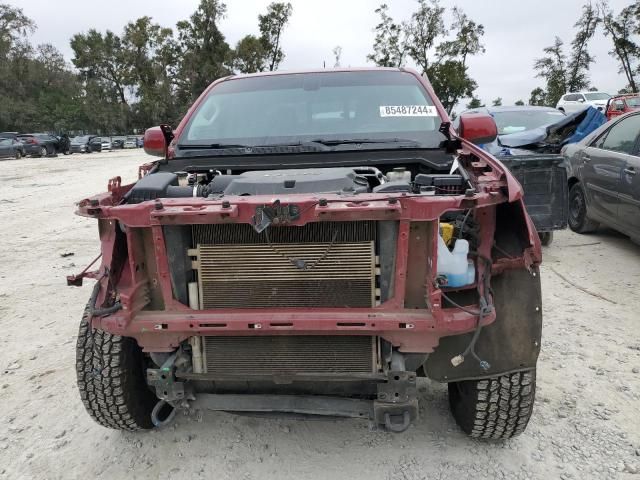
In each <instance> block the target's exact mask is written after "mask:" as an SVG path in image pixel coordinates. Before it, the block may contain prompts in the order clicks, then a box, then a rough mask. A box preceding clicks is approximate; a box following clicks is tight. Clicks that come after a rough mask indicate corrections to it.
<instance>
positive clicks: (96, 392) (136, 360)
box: [76, 307, 158, 431]
mask: <svg viewBox="0 0 640 480" xmlns="http://www.w3.org/2000/svg"><path fill="white" fill-rule="evenodd" d="M88 314H89V309H88V307H87V308H86V309H85V311H84V314H83V315H82V321H81V322H80V329H79V332H78V341H77V344H76V373H77V381H78V390H79V391H80V398H81V399H82V403H83V404H84V406H85V408H86V410H87V412H88V413H89V415H90V416H91V417H92V418H93V419H94V420H95V421H96V422H97V423H99V424H100V425H102V426H104V427H107V428H113V429H116V430H127V431H136V430H145V429H150V428H152V427H153V424H152V422H151V410H152V409H153V406H154V404H155V403H156V402H157V401H158V400H157V398H156V397H155V396H154V395H153V394H152V392H151V391H150V390H149V389H148V388H147V385H146V382H145V379H144V376H143V375H144V372H143V367H142V365H143V364H142V357H141V355H142V354H141V350H140V347H139V346H138V344H137V343H136V341H135V340H134V339H132V338H128V337H121V336H119V335H112V334H110V333H107V332H105V331H103V330H99V329H95V330H94V332H93V335H91V331H90V327H89V318H88ZM92 337H93V339H92ZM93 341H95V346H94V345H93V343H92V342H93Z"/></svg>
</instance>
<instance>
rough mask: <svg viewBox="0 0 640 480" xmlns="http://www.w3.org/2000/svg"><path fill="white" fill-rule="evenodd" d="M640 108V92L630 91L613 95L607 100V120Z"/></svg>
mask: <svg viewBox="0 0 640 480" xmlns="http://www.w3.org/2000/svg"><path fill="white" fill-rule="evenodd" d="M639 108H640V94H637V93H630V94H626V95H617V96H615V97H611V98H610V99H609V101H608V102H607V109H606V113H605V114H606V116H607V120H611V119H612V118H616V117H619V116H620V115H624V114H625V113H628V112H632V111H634V110H638V109H639Z"/></svg>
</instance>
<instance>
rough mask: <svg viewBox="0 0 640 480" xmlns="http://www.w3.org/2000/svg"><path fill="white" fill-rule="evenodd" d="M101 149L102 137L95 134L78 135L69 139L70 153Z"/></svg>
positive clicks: (98, 150)
mask: <svg viewBox="0 0 640 480" xmlns="http://www.w3.org/2000/svg"><path fill="white" fill-rule="evenodd" d="M100 151H102V139H101V138H100V137H98V136H97V135H79V136H77V137H74V138H72V139H71V152H72V153H91V152H100Z"/></svg>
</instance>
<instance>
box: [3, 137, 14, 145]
mask: <svg viewBox="0 0 640 480" xmlns="http://www.w3.org/2000/svg"><path fill="white" fill-rule="evenodd" d="M11 144H13V140H11V139H10V138H9V139H6V140H0V145H11Z"/></svg>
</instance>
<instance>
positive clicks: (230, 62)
mask: <svg viewBox="0 0 640 480" xmlns="http://www.w3.org/2000/svg"><path fill="white" fill-rule="evenodd" d="M226 12H227V9H226V5H225V3H224V2H223V0H201V1H200V4H199V6H198V8H197V10H196V11H195V12H194V13H193V14H192V15H191V16H190V18H189V19H187V20H182V21H179V22H177V23H176V25H175V26H174V27H173V28H170V27H166V26H162V25H159V24H157V23H155V22H154V21H153V19H152V18H151V17H148V16H145V17H141V18H138V19H137V20H134V21H132V22H129V23H128V24H127V25H126V26H125V27H124V29H123V31H122V32H120V33H114V32H111V31H109V30H107V31H105V32H100V31H97V30H95V29H91V30H89V31H87V32H84V33H78V34H76V35H73V37H72V38H71V42H70V46H71V49H72V51H73V58H72V59H71V62H72V65H69V64H67V63H66V62H65V59H64V58H63V55H62V54H61V53H60V52H59V51H58V50H57V49H56V48H55V47H54V46H53V45H50V44H43V45H37V46H34V45H31V43H30V42H29V36H30V34H31V33H33V32H34V31H35V28H36V25H35V23H34V22H33V21H32V20H31V19H30V18H28V17H27V16H26V15H25V14H24V13H23V11H22V10H21V9H20V8H17V7H12V6H11V5H8V4H0V105H2V108H1V109H0V131H7V130H10V131H11V130H16V131H51V132H63V131H94V132H99V133H126V132H130V131H132V130H143V129H145V128H147V127H149V126H152V125H156V124H158V123H161V122H169V123H172V124H176V123H177V122H178V121H179V120H180V118H181V117H182V116H183V115H184V113H185V112H186V110H187V109H188V107H189V106H190V105H191V103H192V102H193V101H194V100H195V98H197V96H198V95H199V94H200V93H201V92H202V91H203V90H204V89H205V88H206V87H207V86H208V85H209V84H210V83H211V82H213V81H214V80H216V79H218V78H220V77H223V76H226V75H229V74H232V73H252V72H259V71H265V70H276V69H278V67H279V65H280V64H281V63H282V61H283V59H284V58H285V53H284V51H283V48H282V35H283V32H284V31H285V29H286V27H287V25H288V23H289V21H290V18H291V15H292V13H293V8H292V6H291V4H290V3H284V2H274V3H271V4H270V5H269V6H268V7H267V9H266V11H264V12H263V13H261V14H259V15H258V17H257V21H256V25H255V27H256V28H255V32H254V33H250V34H247V35H245V36H244V37H243V38H241V39H240V40H239V41H238V42H237V43H236V45H234V46H231V45H229V43H228V42H227V40H226V39H225V36H224V34H223V33H222V32H221V30H220V28H219V25H220V22H221V20H222V19H223V18H224V17H225V16H226ZM375 13H376V14H377V15H378V18H379V22H378V23H377V24H376V26H375V28H374V30H373V33H374V39H373V45H372V51H371V52H370V53H369V55H368V56H367V60H369V61H371V62H373V63H374V64H375V65H378V66H385V67H402V66H404V65H406V64H407V63H412V64H414V65H415V66H416V67H417V68H418V69H419V70H420V71H421V73H423V74H426V75H427V76H428V77H429V78H430V80H431V83H432V85H433V87H434V89H435V91H436V94H437V95H438V97H439V98H440V100H441V101H442V103H443V105H444V106H445V108H446V109H447V110H448V111H450V112H451V111H452V110H453V108H454V107H455V106H456V105H458V104H459V103H460V102H461V101H462V100H464V99H471V100H470V102H469V103H468V104H467V107H468V108H475V107H478V106H481V105H483V103H482V102H481V100H480V99H478V98H477V97H476V96H475V93H476V90H477V88H478V85H477V82H476V81H475V80H474V79H473V78H472V77H471V75H470V72H469V66H468V61H469V59H470V58H471V57H473V56H476V55H481V54H483V53H484V52H485V47H484V45H483V42H482V39H483V36H484V34H485V28H484V26H483V25H482V24H480V23H478V22H476V21H474V20H473V19H471V18H469V16H468V15H467V14H466V13H465V12H464V11H463V10H462V9H460V8H457V7H454V8H452V9H450V10H448V9H446V8H445V7H443V6H442V5H441V4H440V1H439V0H417V5H416V9H415V11H414V12H412V13H410V15H408V17H407V18H406V19H404V20H402V21H396V20H394V19H393V18H392V16H391V14H390V11H389V7H388V5H387V4H382V5H380V6H379V7H378V8H377V9H376V10H375ZM574 28H575V32H576V33H575V35H574V38H573V39H572V41H571V43H570V44H569V45H568V46H566V45H565V43H564V41H563V40H562V39H561V38H560V37H556V38H555V40H554V42H553V44H552V45H550V46H549V47H546V48H545V49H544V50H543V55H542V56H541V57H540V58H538V59H536V60H535V62H534V65H533V66H534V69H535V72H536V77H537V78H540V79H541V80H542V81H543V85H542V86H539V87H537V88H535V89H534V90H533V91H532V92H531V93H530V95H529V100H528V103H529V104H530V105H551V106H554V105H555V104H556V103H557V101H558V99H559V98H560V96H562V95H563V94H564V93H566V92H568V91H577V90H587V89H594V88H595V87H594V86H593V85H592V84H591V81H590V78H589V70H590V67H591V65H592V64H593V62H594V58H593V56H592V55H591V54H590V52H589V43H590V41H591V40H592V38H593V37H594V35H595V34H596V32H597V31H601V32H602V34H603V35H604V36H605V37H606V38H607V39H608V40H609V41H610V42H611V51H610V54H611V56H612V57H613V58H615V59H616V60H617V62H618V64H619V68H620V73H621V74H624V78H625V80H626V85H625V86H624V88H623V89H621V91H631V92H635V91H637V90H638V88H637V87H638V75H639V74H640V44H639V43H638V41H637V38H638V36H639V35H640V0H634V1H633V2H632V3H631V4H630V5H628V6H627V7H625V8H623V9H621V10H620V11H618V12H615V11H614V10H613V9H612V8H611V7H610V5H609V3H608V0H599V1H598V3H597V4H593V3H588V4H586V5H584V6H583V7H582V9H581V11H580V16H579V18H578V19H577V21H576V23H575V25H574ZM333 55H334V57H335V63H334V66H340V57H341V55H342V48H341V47H339V46H338V47H336V48H334V50H333ZM524 103H525V102H524V101H522V100H519V101H518V102H516V104H522V105H524ZM492 104H493V105H501V104H502V99H501V98H496V99H494V100H493V101H492Z"/></svg>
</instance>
